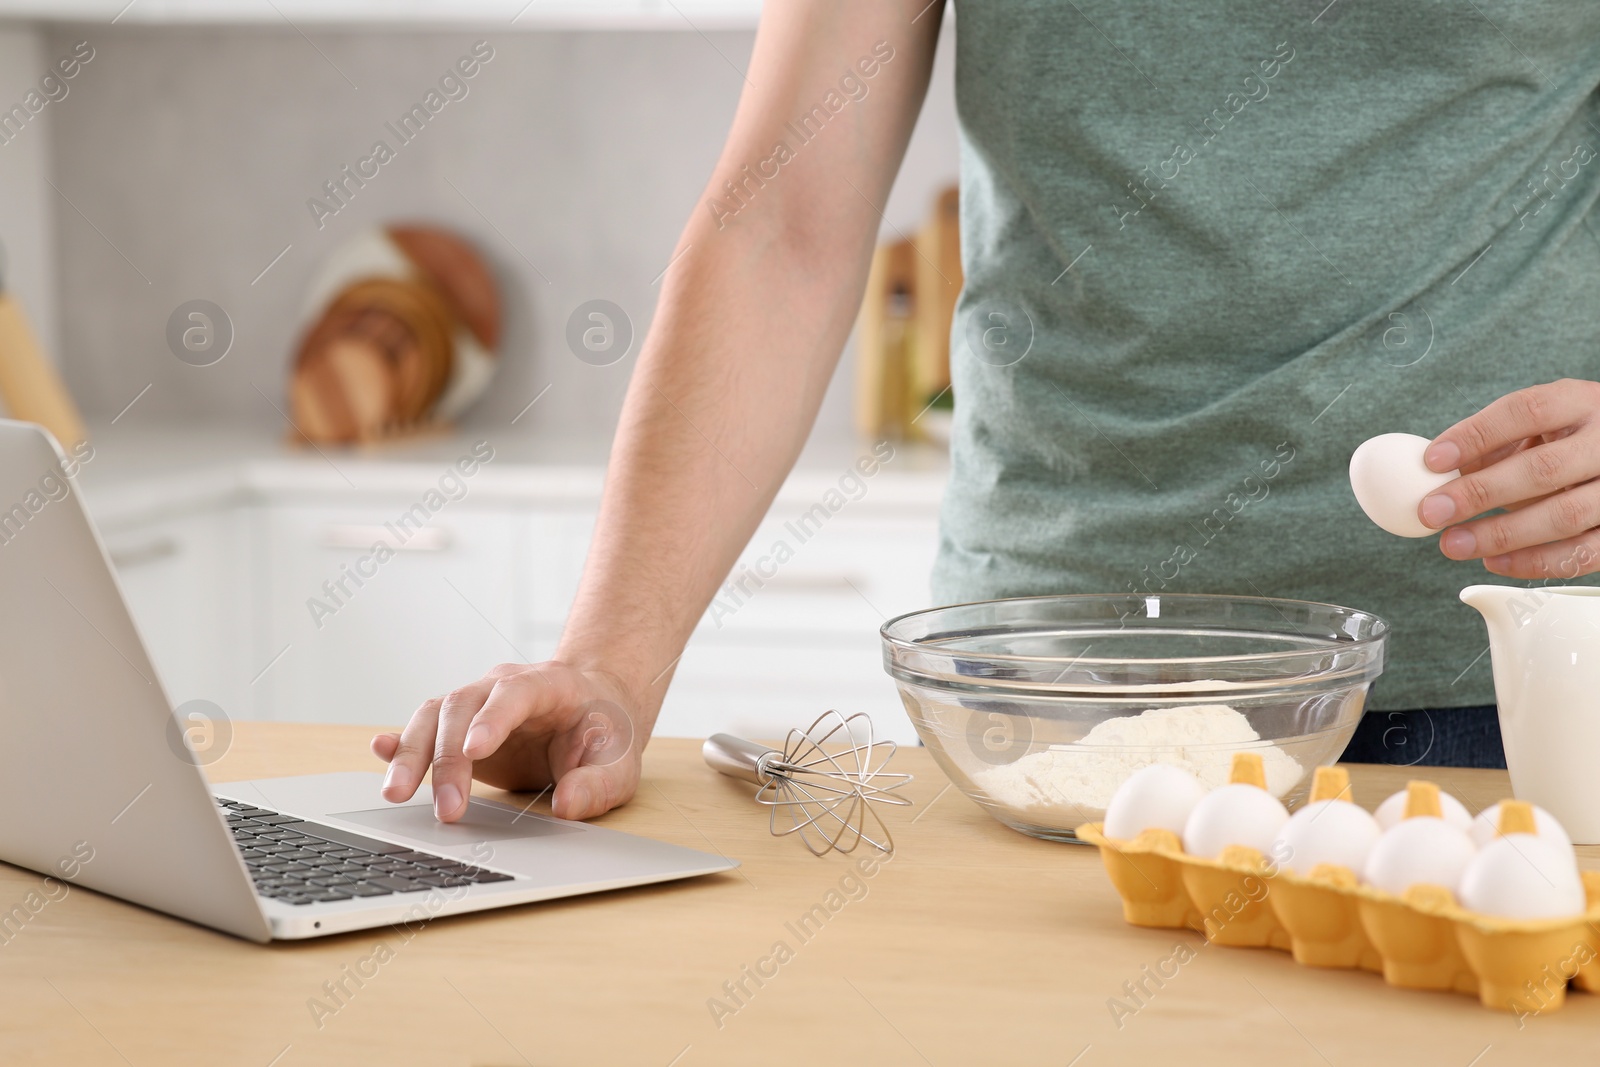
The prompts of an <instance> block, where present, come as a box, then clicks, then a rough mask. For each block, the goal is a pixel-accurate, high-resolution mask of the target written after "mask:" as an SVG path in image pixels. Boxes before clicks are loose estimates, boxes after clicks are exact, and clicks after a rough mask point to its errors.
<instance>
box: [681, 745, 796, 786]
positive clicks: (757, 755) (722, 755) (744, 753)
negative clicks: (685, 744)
mask: <svg viewBox="0 0 1600 1067" xmlns="http://www.w3.org/2000/svg"><path fill="white" fill-rule="evenodd" d="M700 754H701V755H703V756H704V757H705V759H706V765H707V766H709V767H710V768H711V769H712V770H714V771H720V772H721V773H723V774H726V775H727V776H728V777H730V778H739V779H742V780H743V781H746V782H752V783H754V784H756V785H762V784H763V783H765V781H766V778H765V777H763V775H762V773H761V761H762V760H763V759H764V758H766V757H767V756H769V755H777V754H779V753H777V752H776V751H775V750H773V749H771V748H768V747H767V746H766V745H758V744H756V743H755V742H754V741H746V740H745V739H744V738H742V737H734V736H733V735H732V734H712V735H711V736H710V737H708V738H706V743H705V745H704V746H703V747H702V748H701V749H700Z"/></svg>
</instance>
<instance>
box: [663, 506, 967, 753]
mask: <svg viewBox="0 0 1600 1067" xmlns="http://www.w3.org/2000/svg"><path fill="white" fill-rule="evenodd" d="M774 512H775V514H774V517H773V518H770V519H768V520H767V521H766V522H763V523H762V524H761V526H760V527H758V529H757V531H756V534H755V536H754V537H753V538H751V542H750V546H749V547H748V548H747V549H746V550H745V552H744V553H743V555H742V556H741V557H740V561H739V563H738V565H737V566H735V568H734V569H733V571H732V573H731V575H730V578H729V581H728V582H727V584H725V585H724V586H723V590H722V593H721V594H720V595H719V596H718V598H717V599H716V601H714V602H713V603H712V605H711V607H710V608H709V609H708V611H707V612H706V614H705V616H704V617H703V618H702V619H701V622H700V625H699V626H697V627H696V628H695V632H694V635H693V637H692V638H691V639H690V642H689V645H688V647H687V648H686V649H685V651H684V655H683V659H682V660H681V661H680V662H679V664H678V667H677V671H676V674H675V677H674V679H673V683H672V688H671V690H670V691H669V692H668V694H667V700H666V704H665V705H664V707H663V708H662V714H661V721H660V724H659V727H658V729H659V731H660V732H661V733H662V734H663V735H665V736H681V737H703V736H705V735H707V734H710V733H715V732H717V731H719V730H722V731H727V732H730V733H743V734H746V735H749V736H757V737H778V736H782V734H783V733H784V732H785V731H787V730H788V729H789V728H790V727H797V726H805V725H807V724H809V723H810V722H811V720H812V719H814V718H815V717H816V716H818V715H820V714H822V712H824V711H827V710H829V709H830V708H831V709H837V710H838V711H841V712H844V713H846V714H849V713H851V712H855V711H864V712H866V713H868V714H869V715H871V716H872V719H873V722H874V724H875V725H876V728H877V730H878V733H879V735H880V736H883V737H889V738H892V739H894V740H897V741H902V742H904V741H911V740H914V738H915V731H913V730H912V728H911V724H910V722H909V721H908V720H907V719H906V718H905V713H904V712H903V711H902V710H901V708H900V702H899V699H898V697H897V696H896V692H895V688H894V685H893V683H892V682H891V681H890V679H889V677H888V675H886V674H885V673H884V671H883V664H882V654H881V651H880V646H879V642H878V627H879V626H881V625H882V624H883V622H884V621H885V620H886V619H888V618H892V617H893V616H895V615H898V614H901V613H902V612H906V611H912V610H915V609H916V608H920V607H924V606H926V605H927V604H928V599H929V592H928V575H929V573H930V571H931V570H932V567H933V555H934V551H935V549H936V547H937V535H938V529H937V521H936V518H935V516H934V514H933V512H932V510H931V509H928V510H926V511H925V512H923V513H921V514H918V513H915V512H913V513H912V514H909V515H902V516H893V515H876V516H867V517H857V516H855V515H849V514H841V515H839V516H837V517H834V518H832V519H830V520H829V521H828V522H827V523H826V524H825V525H823V526H821V527H820V528H814V529H813V528H810V527H801V526H799V525H797V524H796V522H795V520H794V519H791V518H784V517H783V515H784V512H785V509H784V508H782V507H781V506H780V507H778V508H775V509H774ZM802 537H804V538H805V539H804V540H802ZM790 553H792V556H791V555H790ZM780 556H782V557H785V562H782V563H779V562H777V559H778V558H779V557H780ZM755 693H759V694H761V697H760V699H759V700H756V699H754V698H752V694H755Z"/></svg>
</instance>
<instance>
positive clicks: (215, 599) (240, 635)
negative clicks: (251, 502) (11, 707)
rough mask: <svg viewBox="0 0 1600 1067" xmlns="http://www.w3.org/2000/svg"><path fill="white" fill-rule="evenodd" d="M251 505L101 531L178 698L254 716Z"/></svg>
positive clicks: (154, 653)
mask: <svg viewBox="0 0 1600 1067" xmlns="http://www.w3.org/2000/svg"><path fill="white" fill-rule="evenodd" d="M250 523H251V516H250V513H249V509H248V508H237V507H216V508H211V509H207V510H204V511H198V512H193V513H190V514H184V515H179V516H172V517H160V518H155V519H152V520H148V521H143V522H137V523H132V524H128V523H112V524H108V526H107V528H106V529H105V530H103V532H102V534H103V538H104V540H105V544H106V551H107V553H108V554H109V555H110V557H111V564H112V567H113V568H114V569H115V570H116V572H117V581H118V583H119V584H120V585H121V586H122V592H123V595H124V597H125V598H126V599H127V602H128V607H129V609H130V611H131V612H132V614H133V619H134V623H135V624H136V625H137V626H138V628H139V634H140V637H141V638H143V640H144V644H145V647H146V649H147V650H148V651H149V653H150V658H151V659H152V660H153V661H154V662H155V665H156V670H157V673H158V674H159V675H160V676H161V681H162V684H163V685H164V686H165V687H166V691H167V695H168V697H169V698H171V700H172V701H173V703H174V704H183V703H185V702H187V701H190V700H209V701H211V702H213V703H215V704H216V705H218V706H219V707H220V708H222V709H223V711H224V712H225V713H226V714H227V715H229V716H230V717H249V716H250V715H251V714H252V713H253V711H254V709H253V707H252V704H251V701H250V696H251V694H250V692H249V688H250V687H249V676H248V673H247V672H248V656H249V650H250V647H251V640H250V638H251V634H250V616H249V605H250V571H249V565H248V560H249V556H250V540H251V538H250V533H251V530H250Z"/></svg>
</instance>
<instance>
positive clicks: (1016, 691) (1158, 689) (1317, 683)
mask: <svg viewBox="0 0 1600 1067" xmlns="http://www.w3.org/2000/svg"><path fill="white" fill-rule="evenodd" d="M1388 631H1389V626H1388V624H1387V623H1386V622H1384V621H1383V620H1382V619H1380V618H1378V617H1377V616H1376V615H1371V614H1369V613H1367V612H1364V611H1356V610H1355V609H1353V608H1342V607H1337V606H1335V605H1332V604H1316V603H1311V602H1309V601H1303V600H1279V599H1274V598H1269V597H1243V596H1207V595H1198V594H1171V595H1167V594H1164V595H1160V596H1141V595H1120V594H1119V595H1101V594H1084V595H1070V596H1047V597H1025V598H1017V599H1010V600H991V601H986V602H983V603H978V604H958V605H954V606H952V607H943V608H931V609H928V610H925V611H916V612H912V613H911V614H908V615H901V616H900V617H899V618H895V619H891V620H889V621H888V622H886V623H884V625H883V629H882V630H881V636H882V638H883V658H884V667H885V669H886V670H887V671H888V672H889V674H890V675H891V676H892V677H893V678H894V680H895V683H896V684H897V685H898V686H899V689H900V699H901V701H902V702H904V704H905V706H906V711H907V713H908V714H909V715H910V716H911V721H912V723H913V724H914V725H915V726H916V729H917V734H918V736H920V737H921V738H922V742H923V744H925V745H926V746H927V747H928V749H929V751H931V752H932V753H933V757H934V759H935V760H937V761H938V763H939V766H940V767H942V768H943V769H944V772H945V773H946V774H947V775H949V776H950V780H951V781H952V782H954V783H955V784H956V785H957V786H959V787H960V788H961V790H962V791H963V792H965V793H966V794H967V795H968V796H969V797H971V798H972V799H973V800H975V801H977V802H978V803H979V804H981V805H982V806H983V807H984V808H985V809H986V810H987V811H988V812H989V813H990V814H991V815H993V816H994V817H995V818H996V819H999V820H1000V821H1001V822H1003V823H1005V824H1006V825H1007V826H1010V827H1012V828H1013V829H1015V830H1020V831H1022V832H1023V833H1025V834H1032V835H1033V836H1035V837H1043V838H1048V839H1050V840H1055V841H1076V840H1077V835H1076V833H1075V830H1076V828H1077V827H1078V826H1080V825H1082V824H1083V823H1086V822H1096V821H1099V820H1101V819H1103V818H1104V817H1105V805H1106V803H1107V802H1108V801H1109V799H1110V797H1111V793H1112V792H1114V791H1115V790H1116V787H1117V786H1118V785H1120V784H1122V781H1123V780H1124V779H1126V778H1127V777H1128V776H1129V775H1130V774H1132V773H1133V772H1134V771H1136V770H1138V769H1139V768H1140V767H1144V766H1147V765H1148V764H1151V763H1156V762H1167V763H1176V764H1178V765H1180V766H1183V767H1186V768H1187V769H1189V770H1191V771H1193V772H1195V773H1196V774H1197V775H1198V776H1199V777H1200V778H1201V780H1202V781H1204V782H1205V783H1206V784H1207V785H1211V786H1215V785H1220V784H1221V783H1222V782H1224V781H1226V780H1227V773H1228V767H1229V764H1230V763H1231V761H1232V757H1233V754H1234V753H1235V752H1259V753H1261V755H1262V758H1263V761H1264V763H1265V764H1266V771H1267V784H1268V788H1269V789H1271V790H1272V792H1274V793H1275V794H1277V795H1278V796H1279V797H1280V798H1281V799H1282V800H1283V801H1284V803H1285V804H1287V805H1288V806H1289V807H1290V808H1291V809H1292V808H1294V807H1295V806H1297V805H1298V804H1300V803H1301V802H1302V801H1304V799H1305V796H1306V793H1307V791H1308V790H1309V788H1310V784H1311V777H1312V773H1313V771H1314V770H1315V769H1316V767H1317V766H1319V765H1321V764H1326V763H1332V762H1334V761H1336V760H1337V759H1338V758H1339V755H1340V753H1341V752H1343V751H1344V747H1345V744H1346V743H1347V742H1348V741H1349V740H1350V735H1351V734H1352V733H1354V732H1355V728H1356V724H1357V722H1358V721H1359V720H1360V718H1361V713H1362V710H1363V708H1364V707H1365V704H1366V697H1367V691H1368V689H1369V688H1370V687H1371V685H1372V683H1373V681H1374V680H1375V679H1376V678H1377V677H1378V675H1379V674H1380V673H1381V672H1382V671H1383V648H1384V642H1385V639H1386V637H1387V635H1388ZM1219 705H1221V706H1223V707H1221V708H1219V707H1218V706H1219ZM1230 708H1231V709H1232V711H1233V712H1237V714H1236V715H1235V714H1232V713H1230V712H1229V711H1228V710H1227V709H1230ZM1141 715H1142V716H1143V717H1141V718H1138V719H1135V718H1134V717H1135V716H1141ZM1091 731H1093V733H1091Z"/></svg>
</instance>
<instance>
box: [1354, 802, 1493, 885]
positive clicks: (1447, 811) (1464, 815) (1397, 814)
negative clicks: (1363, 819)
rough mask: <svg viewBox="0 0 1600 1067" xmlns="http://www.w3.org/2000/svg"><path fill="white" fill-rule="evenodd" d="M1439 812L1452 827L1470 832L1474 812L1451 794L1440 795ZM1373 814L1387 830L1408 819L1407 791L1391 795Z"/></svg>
mask: <svg viewBox="0 0 1600 1067" xmlns="http://www.w3.org/2000/svg"><path fill="white" fill-rule="evenodd" d="M1439 811H1440V813H1441V814H1443V815H1444V821H1445V822H1447V823H1449V824H1450V825H1451V826H1454V827H1457V828H1458V829H1461V830H1468V829H1470V828H1471V826H1472V812H1470V811H1468V810H1467V806H1466V805H1465V804H1463V803H1461V801H1459V800H1457V799H1456V798H1455V797H1453V796H1451V795H1450V794H1449V793H1446V792H1443V791H1441V792H1440V793H1439ZM1372 814H1373V817H1374V818H1376V819H1377V820H1378V825H1379V826H1381V827H1383V828H1384V829H1385V830H1387V829H1389V828H1390V827H1392V826H1395V825H1397V824H1398V823H1399V822H1400V820H1401V819H1404V818H1405V817H1406V791H1405V790H1404V789H1402V790H1400V792H1398V793H1393V794H1391V795H1390V796H1389V798H1388V799H1387V800H1385V801H1384V802H1383V803H1382V804H1379V805H1378V810H1376V811H1374V812H1373V813H1372ZM1452 884H1454V883H1452Z"/></svg>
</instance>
